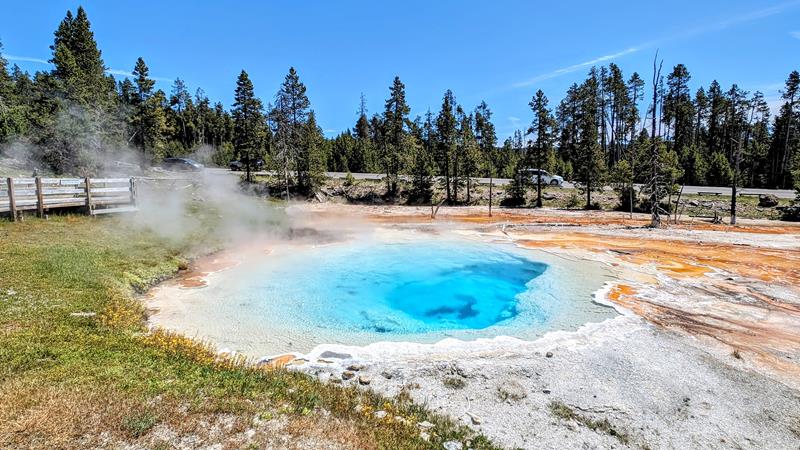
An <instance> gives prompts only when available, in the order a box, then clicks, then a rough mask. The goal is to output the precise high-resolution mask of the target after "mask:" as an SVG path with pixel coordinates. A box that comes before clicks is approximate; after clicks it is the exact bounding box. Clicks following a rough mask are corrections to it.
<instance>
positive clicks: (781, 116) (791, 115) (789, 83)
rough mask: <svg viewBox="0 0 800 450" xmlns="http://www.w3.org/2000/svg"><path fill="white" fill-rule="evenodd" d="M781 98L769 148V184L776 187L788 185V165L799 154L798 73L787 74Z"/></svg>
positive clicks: (799, 93) (799, 109)
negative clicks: (770, 174) (770, 180)
mask: <svg viewBox="0 0 800 450" xmlns="http://www.w3.org/2000/svg"><path fill="white" fill-rule="evenodd" d="M782 98H783V100H784V103H783V105H782V106H781V109H780V111H779V112H778V115H777V116H776V117H775V124H774V126H773V129H774V130H775V132H774V134H773V138H772V144H771V146H770V163H771V166H772V167H771V170H770V172H771V173H772V183H771V184H772V185H773V186H776V187H787V186H789V185H790V180H791V171H790V167H791V166H790V164H791V163H792V161H793V160H794V158H795V157H796V155H797V154H798V153H800V149H799V148H800V132H799V131H798V130H799V129H800V126H798V124H800V72H798V71H796V70H795V71H793V72H792V73H790V74H789V77H788V78H787V79H786V86H785V88H784V89H783V95H782Z"/></svg>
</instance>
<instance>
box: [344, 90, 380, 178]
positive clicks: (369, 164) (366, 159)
mask: <svg viewBox="0 0 800 450" xmlns="http://www.w3.org/2000/svg"><path fill="white" fill-rule="evenodd" d="M355 138H356V144H355V148H354V151H353V153H354V158H353V161H352V164H351V166H352V167H351V169H350V170H352V171H354V172H372V171H375V170H377V167H376V161H375V146H374V145H373V142H372V139H371V132H370V124H369V117H368V116H367V101H366V99H365V98H364V94H363V93H362V94H361V102H360V107H359V110H358V120H357V121H356V126H355Z"/></svg>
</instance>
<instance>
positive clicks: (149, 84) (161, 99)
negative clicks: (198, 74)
mask: <svg viewBox="0 0 800 450" xmlns="http://www.w3.org/2000/svg"><path fill="white" fill-rule="evenodd" d="M149 75H150V71H149V69H148V67H147V64H145V62H144V59H142V58H139V59H137V60H136V67H134V69H133V76H134V85H135V90H134V93H133V94H134V95H133V108H134V111H133V115H132V116H131V119H130V122H131V138H130V142H131V143H133V145H134V146H136V147H137V148H139V149H140V150H141V151H142V152H143V153H144V154H145V156H146V157H148V158H149V159H150V160H151V161H154V160H157V159H159V158H162V157H164V156H165V154H166V139H167V136H166V135H167V132H168V131H169V129H168V127H167V118H166V114H165V112H164V104H165V103H166V98H165V96H164V93H163V92H161V91H157V92H153V88H154V86H155V81H154V80H152V79H150V78H149Z"/></svg>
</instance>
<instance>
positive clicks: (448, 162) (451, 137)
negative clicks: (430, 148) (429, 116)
mask: <svg viewBox="0 0 800 450" xmlns="http://www.w3.org/2000/svg"><path fill="white" fill-rule="evenodd" d="M454 108H455V97H454V96H453V92H452V91H450V90H449V89H448V90H447V92H445V93H444V97H443V99H442V108H441V110H440V111H439V115H438V116H437V117H436V142H437V144H438V146H437V151H436V162H437V164H438V166H439V172H440V173H441V174H442V176H443V177H444V178H443V180H444V186H445V199H446V200H447V203H453V202H454V201H457V200H458V198H457V195H456V194H455V192H453V191H455V188H453V189H451V187H452V186H451V184H452V183H451V182H452V179H453V170H452V164H453V162H452V161H453V157H454V156H453V155H454V154H455V153H456V145H457V139H458V130H457V126H458V125H457V122H456V116H455V114H454Z"/></svg>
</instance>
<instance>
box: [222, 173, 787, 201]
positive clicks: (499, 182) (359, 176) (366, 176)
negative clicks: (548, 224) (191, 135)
mask: <svg viewBox="0 0 800 450" xmlns="http://www.w3.org/2000/svg"><path fill="white" fill-rule="evenodd" d="M209 170H211V171H214V172H217V171H225V172H230V171H229V170H227V169H209ZM232 173H233V172H232ZM257 175H274V173H272V172H258V173H257ZM325 175H327V176H328V177H330V178H345V177H346V176H347V173H345V172H325ZM352 175H353V178H355V179H356V180H381V179H383V177H384V176H385V175H383V174H380V173H354V174H352ZM400 178H402V179H406V180H408V179H409V177H408V176H406V175H401V176H400ZM473 180H474V181H476V182H477V183H479V184H489V179H488V178H473ZM510 182H511V180H510V179H508V178H495V179H494V184H495V186H503V185H506V184H508V183H510ZM574 187H575V185H573V184H572V183H570V182H567V181H565V182H564V185H563V188H565V189H571V188H574ZM637 187H640V186H639V185H637ZM606 189H610V188H606ZM738 192H739V195H742V194H747V195H760V194H772V195H774V196H776V197H778V198H784V199H793V198H795V196H796V195H797V194H796V193H795V191H793V190H790V189H756V188H753V189H750V188H746V189H742V188H739V189H738ZM683 193H684V194H700V193H719V194H720V195H721V196H730V195H731V188H730V187H711V186H684V188H683Z"/></svg>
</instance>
